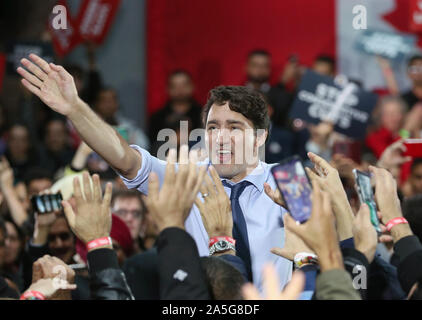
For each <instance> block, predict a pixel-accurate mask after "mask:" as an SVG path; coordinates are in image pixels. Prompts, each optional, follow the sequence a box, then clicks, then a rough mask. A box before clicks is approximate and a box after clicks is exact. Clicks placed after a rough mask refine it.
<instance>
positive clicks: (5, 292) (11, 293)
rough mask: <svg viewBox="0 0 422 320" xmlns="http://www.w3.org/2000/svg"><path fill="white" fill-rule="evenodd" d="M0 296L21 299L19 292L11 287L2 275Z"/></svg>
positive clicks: (0, 278)
mask: <svg viewBox="0 0 422 320" xmlns="http://www.w3.org/2000/svg"><path fill="white" fill-rule="evenodd" d="M0 298H10V299H19V294H18V293H17V292H16V290H14V289H12V288H10V287H9V285H8V284H7V282H6V280H5V279H4V278H3V277H0Z"/></svg>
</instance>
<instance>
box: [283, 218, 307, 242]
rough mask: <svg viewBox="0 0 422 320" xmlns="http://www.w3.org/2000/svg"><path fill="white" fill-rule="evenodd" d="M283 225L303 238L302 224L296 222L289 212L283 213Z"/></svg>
mask: <svg viewBox="0 0 422 320" xmlns="http://www.w3.org/2000/svg"><path fill="white" fill-rule="evenodd" d="M284 226H285V228H286V229H289V230H290V231H291V232H293V233H294V234H296V235H297V236H298V237H299V238H301V239H302V240H303V236H302V234H303V228H304V226H303V225H300V224H297V223H296V221H295V220H294V219H293V218H292V217H291V216H290V214H285V215H284Z"/></svg>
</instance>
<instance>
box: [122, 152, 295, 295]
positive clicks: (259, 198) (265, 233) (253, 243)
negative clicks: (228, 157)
mask: <svg viewBox="0 0 422 320" xmlns="http://www.w3.org/2000/svg"><path fill="white" fill-rule="evenodd" d="M131 147H132V148H133V149H135V150H137V151H138V152H139V153H140V154H141V155H142V166H141V168H140V169H139V171H138V174H137V176H136V177H135V178H134V179H132V180H129V179H126V178H124V177H121V178H122V180H123V182H124V183H125V184H126V186H127V187H128V188H129V189H134V188H136V189H138V190H139V191H140V192H142V193H144V194H148V176H149V174H150V172H156V173H157V175H158V178H159V181H160V185H161V184H162V183H163V181H164V173H165V166H166V162H165V161H162V160H159V159H157V158H156V157H153V156H152V155H151V154H150V153H149V152H148V151H146V150H144V149H142V148H140V147H138V146H136V145H131ZM272 166H273V165H270V164H267V163H265V162H261V161H260V162H259V164H258V166H257V167H256V168H255V169H254V170H253V171H252V172H251V173H250V174H249V175H248V176H246V177H245V178H244V179H243V180H247V181H249V182H251V185H248V186H247V187H246V188H245V190H244V191H243V193H242V194H241V195H240V198H239V203H240V206H241V208H242V211H243V214H244V216H245V220H246V224H247V229H248V238H249V247H250V254H251V262H252V273H253V280H254V284H255V285H256V286H257V287H258V289H259V290H260V291H262V280H263V279H262V268H263V266H264V264H266V263H272V264H273V265H274V266H275V268H276V270H277V273H278V276H279V278H280V290H281V289H282V288H283V287H284V286H285V285H286V284H287V283H288V282H289V281H290V278H291V275H292V262H291V261H289V260H287V259H284V258H282V257H279V256H277V255H275V254H273V253H271V252H270V249H271V248H273V247H280V248H282V247H283V246H284V224H283V215H284V214H285V213H286V210H284V209H283V208H282V207H280V206H279V205H277V204H275V203H274V202H273V201H272V200H271V199H270V198H269V197H268V196H267V195H266V194H265V191H264V182H267V183H268V184H269V185H270V186H271V188H272V189H275V188H276V185H275V181H274V178H273V176H272V174H271V171H270V169H271V167H272ZM222 180H225V179H222ZM243 180H242V181H243ZM227 182H228V183H230V184H232V182H231V181H227ZM224 189H225V191H226V192H227V194H228V196H229V197H230V192H231V189H230V188H227V187H224ZM185 228H186V231H187V232H188V233H189V234H190V235H191V236H192V237H193V238H194V239H195V242H196V244H197V246H198V250H199V254H200V255H201V256H208V255H209V250H208V240H209V237H208V234H207V232H206V230H205V228H204V225H203V223H202V218H201V214H200V212H199V210H198V208H197V207H196V206H195V205H194V206H193V208H192V210H191V212H190V215H189V217H188V218H187V220H186V223H185Z"/></svg>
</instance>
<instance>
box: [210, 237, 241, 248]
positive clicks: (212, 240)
mask: <svg viewBox="0 0 422 320" xmlns="http://www.w3.org/2000/svg"><path fill="white" fill-rule="evenodd" d="M220 240H227V241H228V242H230V243H231V244H232V245H235V244H236V240H234V239H233V238H231V237H212V238H211V239H210V241H209V242H208V248H211V246H212V245H213V244H214V243H216V242H218V241H220Z"/></svg>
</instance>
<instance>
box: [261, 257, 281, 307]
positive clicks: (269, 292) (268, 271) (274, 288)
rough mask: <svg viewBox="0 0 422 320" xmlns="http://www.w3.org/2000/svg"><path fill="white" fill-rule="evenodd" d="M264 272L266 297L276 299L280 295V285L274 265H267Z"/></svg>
mask: <svg viewBox="0 0 422 320" xmlns="http://www.w3.org/2000/svg"><path fill="white" fill-rule="evenodd" d="M262 274H263V278H264V280H263V287H264V293H265V297H266V298H267V299H269V300H276V299H277V298H278V297H279V295H280V287H279V278H278V275H277V272H276V271H275V268H274V266H272V265H270V264H267V265H265V266H264V269H263V272H262Z"/></svg>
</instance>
